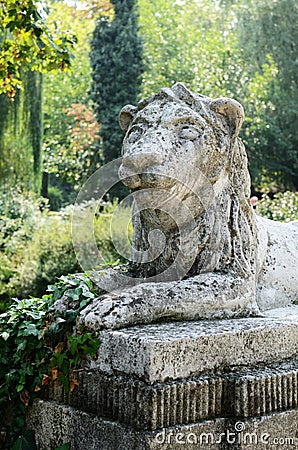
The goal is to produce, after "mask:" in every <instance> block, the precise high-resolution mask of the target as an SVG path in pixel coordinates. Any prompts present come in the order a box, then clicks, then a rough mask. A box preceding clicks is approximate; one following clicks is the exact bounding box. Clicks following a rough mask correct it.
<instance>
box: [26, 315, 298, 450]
mask: <svg viewBox="0 0 298 450" xmlns="http://www.w3.org/2000/svg"><path fill="white" fill-rule="evenodd" d="M295 312H296V309H295V308H293V309H292V310H291V311H288V313H286V312H285V310H283V311H282V312H280V313H279V311H272V312H271V313H270V315H271V317H264V318H248V319H240V320H239V319H238V320H222V321H201V322H184V323H168V324H158V325H148V326H140V327H133V328H128V329H124V330H120V331H105V332H102V333H101V341H102V344H101V347H100V355H99V359H98V362H97V364H96V366H95V367H94V368H92V369H86V370H84V371H82V372H80V373H79V374H78V381H79V386H78V388H77V389H76V390H75V391H74V392H72V393H66V392H64V390H63V388H62V387H61V385H60V384H59V383H56V384H55V385H54V386H53V387H52V388H51V389H50V390H49V392H48V399H47V400H39V401H36V402H35V404H34V406H33V407H32V408H31V411H30V413H29V416H28V427H29V428H31V429H34V430H35V431H36V435H37V440H38V444H39V448H40V449H41V450H48V449H51V448H54V447H55V446H58V445H61V444H62V443H63V442H68V441H69V442H71V443H72V447H71V448H72V450H91V449H94V450H98V449H100V450H105V449H107V450H126V449H127V450H147V449H148V450H149V449H150V450H151V449H152V450H153V449H154V450H155V449H156V450H166V449H171V450H176V449H186V450H191V449H195V448H196V449H197V448H204V449H209V448H210V449H211V448H212V449H225V448H229V449H231V448H233V449H255V448H258V449H263V448H264V449H268V448H271V447H270V445H271V446H274V448H283V449H284V448H287V449H291V448H293V449H294V448H297V445H298V429H297V423H298V388H297V386H298V315H296V313H295ZM268 314H269V313H268ZM179 433H180V434H179Z"/></svg>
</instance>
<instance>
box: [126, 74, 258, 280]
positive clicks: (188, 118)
mask: <svg viewBox="0 0 298 450" xmlns="http://www.w3.org/2000/svg"><path fill="white" fill-rule="evenodd" d="M243 119H244V112H243V108H242V106H241V105H240V104H239V103H238V102H236V101H235V100H232V99H228V98H219V99H216V100H212V99H211V98H209V97H206V96H203V95H197V94H194V93H192V92H190V91H189V90H188V89H187V88H186V87H185V86H184V85H183V84H181V83H177V84H175V85H174V86H173V87H172V88H171V89H168V88H167V89H162V90H161V91H160V92H159V93H158V94H156V95H154V96H152V97H150V98H148V99H145V100H142V101H141V102H140V103H139V104H138V106H137V107H134V106H131V105H127V106H125V107H124V108H123V109H122V111H121V112H120V115H119V123H120V126H121V128H122V130H123V131H124V132H125V137H124V141H123V160H122V165H121V167H120V170H119V174H120V178H121V179H122V181H123V182H124V184H126V185H127V186H128V187H130V189H131V190H132V191H133V192H135V193H137V194H138V195H136V197H135V199H136V213H135V217H134V228H135V233H134V242H133V244H134V248H135V249H136V254H138V255H139V256H138V258H135V259H136V265H135V268H136V270H137V271H138V272H139V273H141V274H143V275H144V276H148V275H152V274H154V273H159V272H162V271H164V270H166V268H167V267H169V266H170V265H171V264H172V263H173V261H174V260H175V257H176V255H177V253H178V252H179V251H180V253H181V248H182V249H183V253H184V255H185V260H189V261H192V263H191V267H189V270H187V272H188V274H194V273H200V272H202V271H227V270H232V271H237V272H241V274H242V275H249V274H251V273H252V272H254V271H255V240H256V239H255V227H254V220H253V213H252V210H251V207H250V205H249V195H250V178H249V173H248V169H247V157H246V153H245V150H244V146H243V144H242V143H241V141H240V140H239V138H238V133H239V130H240V127H241V125H242V122H243ZM148 199H149V202H148ZM144 205H145V206H144ZM146 205H147V207H146ZM156 229H158V230H159V231H160V232H162V234H163V240H162V242H163V248H162V250H161V251H159V252H158V251H156V250H155V251H154V249H153V250H152V252H151V259H150V258H149V259H148V258H147V263H145V264H142V262H144V260H143V261H141V259H142V258H141V259H140V254H142V252H143V253H144V252H145V253H146V255H147V254H148V248H153V247H154V242H152V230H156ZM182 229H183V230H184V232H183V233H182V234H183V238H181V230H182ZM150 232H151V240H150ZM148 236H149V237H148ZM154 236H155V240H158V234H155V235H154ZM155 244H157V243H156V242H155ZM155 246H156V245H155ZM157 247H158V245H157ZM157 254H158V256H157V257H155V256H156V255H157ZM152 255H153V256H152ZM189 255H191V256H189ZM146 257H147V256H146ZM186 266H187V264H186Z"/></svg>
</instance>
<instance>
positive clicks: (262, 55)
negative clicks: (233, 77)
mask: <svg viewBox="0 0 298 450" xmlns="http://www.w3.org/2000/svg"><path fill="white" fill-rule="evenodd" d="M239 3H240V4H241V2H239ZM238 17H239V21H238V23H239V25H238V30H237V31H238V34H239V41H240V45H241V46H242V47H243V57H244V63H245V68H246V70H247V72H248V75H249V77H251V76H252V77H254V78H256V77H255V74H257V78H258V81H259V80H261V84H264V82H262V79H265V80H266V79H267V86H266V87H265V91H264V92H263V94H261V96H260V97H258V96H256V97H255V98H254V99H253V101H254V103H253V102H252V103H251V105H250V106H249V110H250V111H249V115H250V117H251V118H252V120H253V119H254V120H255V121H256V120H258V118H260V121H261V122H259V123H258V124H255V125H252V121H251V122H250V123H249V125H248V127H247V128H248V129H249V136H248V137H247V142H248V148H249V149H250V148H251V152H250V159H251V165H252V167H253V169H254V172H255V173H253V175H258V178H257V179H256V180H254V181H255V182H256V183H257V182H259V181H261V182H262V181H263V180H262V179H264V178H267V179H268V178H269V179H271V180H274V181H275V186H278V187H281V188H282V189H284V188H285V187H286V188H287V187H288V188H290V189H292V188H293V187H294V188H296V189H297V188H298V175H297V171H298V153H297V152H298V150H297V149H298V130H297V126H296V122H297V84H298V79H297V48H296V42H297V39H298V29H297V20H298V5H297V2H295V1H294V0H273V1H270V2H268V1H267V0H262V1H256V0H249V1H248V2H245V4H244V5H243V7H242V8H241V9H240V12H239V14H238ZM268 63H269V64H270V65H271V67H274V76H273V77H272V76H269V78H268V70H267V69H268ZM258 86H259V88H260V87H261V85H260V84H259V83H258V82H257V85H255V86H254V88H256V90H258ZM244 93H245V88H244ZM258 98H261V100H262V102H263V103H264V105H263V106H262V107H261V111H260V107H259V104H258ZM251 125H252V127H251Z"/></svg>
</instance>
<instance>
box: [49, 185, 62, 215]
mask: <svg viewBox="0 0 298 450" xmlns="http://www.w3.org/2000/svg"><path fill="white" fill-rule="evenodd" d="M47 198H48V200H49V205H50V209H51V211H59V209H61V207H62V203H63V194H62V192H61V191H60V189H59V188H57V187H55V186H50V187H49V189H48V197H47Z"/></svg>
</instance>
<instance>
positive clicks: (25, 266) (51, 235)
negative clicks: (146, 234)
mask: <svg viewBox="0 0 298 450" xmlns="http://www.w3.org/2000/svg"><path fill="white" fill-rule="evenodd" d="M0 198H1V197H0ZM22 199H23V197H20V198H17V199H15V200H14V201H13V199H12V203H11V207H10V208H8V209H6V210H5V211H4V209H3V211H4V214H6V215H2V216H1V219H0V221H1V225H2V227H1V232H0V300H2V302H3V304H2V310H3V309H4V308H5V303H7V302H9V301H10V299H11V297H19V298H23V297H26V296H28V295H33V296H37V297H40V296H42V295H43V294H44V293H45V291H46V288H47V285H48V284H52V283H54V282H55V281H56V279H57V277H59V276H61V275H67V274H69V273H75V272H80V271H82V268H81V267H80V265H79V263H78V261H77V257H76V254H75V251H74V249H73V244H72V235H71V217H72V211H73V207H71V206H69V207H66V208H64V209H62V210H61V211H59V213H54V212H50V211H48V209H47V208H46V209H44V210H43V211H40V208H41V205H43V204H44V203H43V200H40V201H39V202H37V201H36V202H35V203H34V202H33V205H32V204H31V203H30V201H29V200H28V201H27V200H26V199H24V204H22ZM0 206H1V203H0ZM90 206H91V205H90V204H89V205H86V206H85V207H84V209H83V214H84V217H85V218H87V219H88V220H90V221H91V223H93V224H94V235H95V240H96V243H97V245H98V247H99V250H100V253H101V255H102V257H103V260H104V261H106V262H107V263H111V262H115V261H116V260H118V259H120V260H121V261H122V262H124V261H125V257H123V256H122V255H125V256H126V257H127V256H128V255H129V252H130V244H129V240H128V239H127V237H125V236H126V234H127V233H125V232H123V229H124V227H126V228H127V227H128V228H129V229H130V231H129V233H130V234H131V224H130V216H131V212H130V210H129V209H126V208H119V211H118V210H117V212H118V214H115V211H116V208H117V207H118V205H117V203H116V202H114V203H113V204H112V203H101V204H100V205H99V211H98V212H97V214H96V216H95V218H94V217H93V215H92V214H93V211H94V207H92V208H91V207H90ZM112 219H114V220H112ZM111 221H112V224H111ZM89 239H90V236H86V248H85V251H86V252H87V253H88V240H89ZM115 245H116V248H115ZM117 249H118V250H120V254H119V252H118V251H117ZM0 307H1V305H0Z"/></svg>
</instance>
